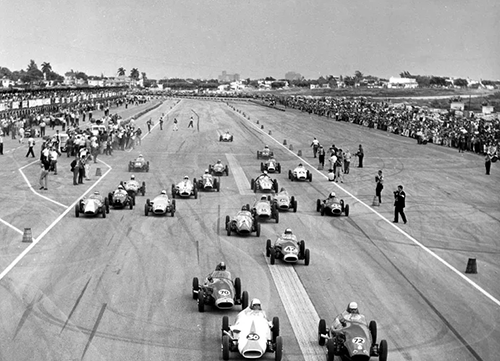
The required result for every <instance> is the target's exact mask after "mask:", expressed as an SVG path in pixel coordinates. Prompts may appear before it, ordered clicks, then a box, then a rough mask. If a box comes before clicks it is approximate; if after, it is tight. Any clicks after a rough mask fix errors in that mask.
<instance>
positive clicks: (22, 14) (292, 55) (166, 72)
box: [0, 0, 500, 80]
mask: <svg viewBox="0 0 500 361" xmlns="http://www.w3.org/2000/svg"><path fill="white" fill-rule="evenodd" d="M499 35H500V1H499V0H470V1H469V0H311V1H304V0H163V1H156V0H21V1H17V0H0V66H2V67H7V68H9V69H10V70H20V69H26V67H27V65H28V63H29V61H30V59H34V60H35V62H36V63H37V64H38V66H39V67H40V65H41V64H42V63H43V62H49V63H50V64H51V65H52V68H53V70H54V71H56V72H57V73H59V74H64V73H65V72H67V71H70V70H72V69H73V70H75V71H77V70H78V71H83V72H85V73H87V74H88V75H101V74H103V75H104V76H108V77H109V76H115V75H116V73H117V70H118V68H120V67H123V68H125V69H126V73H127V75H129V74H130V70H131V69H132V68H138V69H139V72H145V73H146V74H147V76H148V78H152V79H162V78H174V77H179V78H195V79H197V78H200V79H213V78H215V79H216V78H217V77H218V76H219V75H220V74H221V73H222V71H227V72H228V73H230V74H234V73H238V74H240V77H241V78H242V79H243V78H251V79H257V78H262V77H267V76H272V77H274V78H276V79H282V78H284V77H285V73H287V72H289V71H295V72H298V73H300V74H302V75H303V76H304V77H305V78H307V79H317V78H318V77H320V76H328V75H353V74H354V72H355V71H356V70H359V71H361V72H362V73H363V74H365V75H374V76H378V77H383V78H389V77H391V76H399V74H400V73H401V72H402V71H409V72H410V73H411V74H415V75H417V74H418V75H435V76H451V77H460V78H471V79H476V80H478V79H488V80H500V41H499V40H498V36H499Z"/></svg>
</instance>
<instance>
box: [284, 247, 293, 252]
mask: <svg viewBox="0 0 500 361" xmlns="http://www.w3.org/2000/svg"><path fill="white" fill-rule="evenodd" d="M293 251H295V247H294V246H286V247H285V252H293Z"/></svg>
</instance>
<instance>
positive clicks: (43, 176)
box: [39, 148, 50, 190]
mask: <svg viewBox="0 0 500 361" xmlns="http://www.w3.org/2000/svg"><path fill="white" fill-rule="evenodd" d="M40 165H41V168H42V170H41V173H40V179H39V181H40V190H42V189H44V190H47V189H48V178H49V169H50V161H49V150H48V148H45V149H44V150H43V151H42V155H41V157H40Z"/></svg>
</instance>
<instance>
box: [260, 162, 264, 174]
mask: <svg viewBox="0 0 500 361" xmlns="http://www.w3.org/2000/svg"><path fill="white" fill-rule="evenodd" d="M264 170H265V168H264V163H262V162H260V171H261V172H264Z"/></svg>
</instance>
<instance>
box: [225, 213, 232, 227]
mask: <svg viewBox="0 0 500 361" xmlns="http://www.w3.org/2000/svg"><path fill="white" fill-rule="evenodd" d="M230 220H231V219H230V218H229V216H228V215H226V230H227V227H229V221H230Z"/></svg>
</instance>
